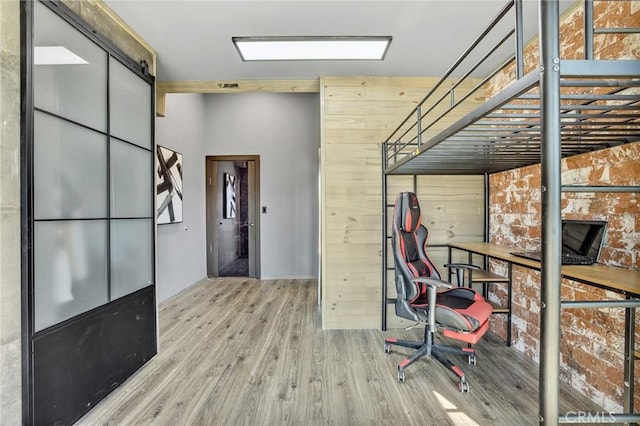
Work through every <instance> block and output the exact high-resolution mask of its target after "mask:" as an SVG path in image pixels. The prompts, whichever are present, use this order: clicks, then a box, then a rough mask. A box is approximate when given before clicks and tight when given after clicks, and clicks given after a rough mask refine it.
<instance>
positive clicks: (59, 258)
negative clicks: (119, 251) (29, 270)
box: [34, 220, 109, 331]
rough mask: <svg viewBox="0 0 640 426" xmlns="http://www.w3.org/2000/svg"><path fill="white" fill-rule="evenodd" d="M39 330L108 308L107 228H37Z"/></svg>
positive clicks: (66, 224) (95, 223) (71, 224)
mask: <svg viewBox="0 0 640 426" xmlns="http://www.w3.org/2000/svg"><path fill="white" fill-rule="evenodd" d="M34 239H35V256H34V259H35V260H34V262H35V291H34V299H35V301H34V304H35V311H34V317H35V330H36V331H39V330H42V329H43V328H46V327H48V326H50V325H54V324H57V323H59V322H61V321H64V320H66V319H69V318H71V317H74V316H76V315H78V314H80V313H82V312H86V311H88V310H90V309H93V308H95V307H98V306H100V305H103V304H105V303H107V302H108V301H109V300H108V293H107V289H108V286H107V223H106V221H102V220H91V221H63V222H36V223H35V237H34Z"/></svg>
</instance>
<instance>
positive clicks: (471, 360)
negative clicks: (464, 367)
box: [468, 354, 478, 365]
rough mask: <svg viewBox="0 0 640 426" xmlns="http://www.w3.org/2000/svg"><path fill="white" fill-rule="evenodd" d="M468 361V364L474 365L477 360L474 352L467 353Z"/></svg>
mask: <svg viewBox="0 0 640 426" xmlns="http://www.w3.org/2000/svg"><path fill="white" fill-rule="evenodd" d="M468 361H469V364H471V365H476V363H477V362H478V360H477V359H476V355H475V354H473V355H469V360H468Z"/></svg>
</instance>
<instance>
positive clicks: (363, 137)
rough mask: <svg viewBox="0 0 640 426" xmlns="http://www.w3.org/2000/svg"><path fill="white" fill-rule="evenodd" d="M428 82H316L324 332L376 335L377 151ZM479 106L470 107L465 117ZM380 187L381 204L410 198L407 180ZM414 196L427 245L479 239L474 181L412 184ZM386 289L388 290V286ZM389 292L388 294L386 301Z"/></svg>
mask: <svg viewBox="0 0 640 426" xmlns="http://www.w3.org/2000/svg"><path fill="white" fill-rule="evenodd" d="M436 81H437V79H435V78H404V77H395V78H394V77H324V78H322V79H321V82H320V91H321V93H320V94H321V111H322V122H321V126H322V148H321V151H322V153H321V156H322V190H321V192H322V210H321V213H322V218H321V221H322V284H323V285H322V291H323V301H324V303H323V315H322V325H323V328H325V329H349V328H379V327H380V324H381V303H382V297H383V295H382V292H381V286H382V267H383V266H382V265H383V260H382V162H381V144H382V142H383V141H384V140H385V139H386V138H387V137H388V136H389V134H390V133H391V132H392V131H393V129H395V127H396V126H397V125H398V124H399V123H400V121H401V120H402V119H404V117H405V116H406V115H407V114H408V113H409V112H410V111H411V109H412V108H413V107H415V105H416V104H417V103H418V102H419V101H420V100H421V99H422V97H423V96H424V95H425V94H426V93H427V91H428V90H429V88H430V87H431V86H432V85H433V84H434V83H435V82H436ZM469 84H471V83H469ZM481 100H482V99H474V100H473V102H470V105H468V106H467V108H466V109H465V110H468V108H471V107H473V106H475V104H477V103H479V102H480V101H481ZM460 114H462V109H461V111H460ZM388 183H389V185H388V194H389V195H388V200H387V201H388V202H389V203H393V201H394V199H395V194H397V193H398V192H401V191H407V190H413V177H411V176H392V177H389V181H388ZM418 196H419V198H420V201H421V203H422V204H423V210H424V212H425V215H424V217H425V224H426V225H427V226H428V227H430V228H431V235H432V237H431V240H430V241H431V242H433V243H434V244H446V242H448V241H452V240H457V241H462V240H465V241H469V240H481V239H482V229H483V216H482V214H483V178H482V176H471V177H469V176H446V177H442V176H437V177H436V176H420V177H418ZM392 210H393V209H392V208H389V209H387V211H388V213H389V215H391V214H392ZM434 261H435V262H437V263H438V264H439V265H442V264H443V263H445V262H446V250H445V249H439V250H438V251H437V252H435V253H434ZM389 264H390V265H391V264H392V263H389ZM389 283H390V287H393V286H394V285H393V281H392V280H391V281H389ZM394 292H395V291H394V290H393V288H391V290H390V293H389V296H390V297H392V296H393V293H394ZM388 317H389V320H390V324H391V325H394V324H395V325H398V324H402V321H399V320H398V319H396V317H395V315H394V313H393V306H392V305H390V306H389V315H388Z"/></svg>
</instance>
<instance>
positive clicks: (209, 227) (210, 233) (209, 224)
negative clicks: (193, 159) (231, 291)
mask: <svg viewBox="0 0 640 426" xmlns="http://www.w3.org/2000/svg"><path fill="white" fill-rule="evenodd" d="M209 161H253V162H254V164H255V176H254V182H253V189H254V203H253V216H254V218H255V222H254V223H255V241H254V243H255V259H253V262H254V264H255V278H256V279H260V277H261V270H260V155H207V156H205V205H206V206H205V214H206V220H205V222H206V223H205V225H206V236H207V245H206V248H205V250H206V254H207V275H209V272H210V270H209V265H210V264H211V259H210V257H211V256H213V254H214V253H212V251H211V250H210V249H209V248H210V247H213V242H214V239H215V235H214V230H215V226H214V223H213V222H214V221H213V219H214V216H213V213H214V212H213V211H212V204H211V199H210V191H209V189H208V187H209V184H208V179H209V177H211V186H213V187H214V188H218V182H217V177H216V176H209V164H208V163H209ZM249 184H250V185H249V186H251V182H249ZM214 193H215V192H214ZM214 201H215V200H214ZM214 205H215V204H214ZM215 254H216V255H217V253H215Z"/></svg>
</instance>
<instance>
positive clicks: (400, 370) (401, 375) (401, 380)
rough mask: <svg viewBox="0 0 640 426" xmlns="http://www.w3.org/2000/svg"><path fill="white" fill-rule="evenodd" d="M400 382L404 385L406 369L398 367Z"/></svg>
mask: <svg viewBox="0 0 640 426" xmlns="http://www.w3.org/2000/svg"><path fill="white" fill-rule="evenodd" d="M398 381H399V382H401V383H404V368H402V367H398Z"/></svg>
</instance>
